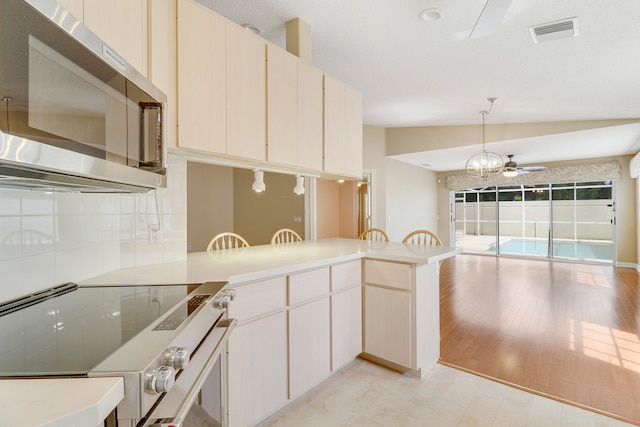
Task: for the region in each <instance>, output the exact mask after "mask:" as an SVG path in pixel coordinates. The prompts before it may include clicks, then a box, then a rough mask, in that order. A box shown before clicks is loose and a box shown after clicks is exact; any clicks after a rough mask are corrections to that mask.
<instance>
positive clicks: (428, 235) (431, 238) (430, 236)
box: [402, 230, 442, 246]
mask: <svg viewBox="0 0 640 427" xmlns="http://www.w3.org/2000/svg"><path fill="white" fill-rule="evenodd" d="M402 243H412V244H419V245H430V246H442V242H441V241H440V239H439V238H438V236H436V235H435V234H434V233H432V232H431V231H429V230H415V231H412V232H411V233H409V234H407V235H406V236H405V237H404V239H402Z"/></svg>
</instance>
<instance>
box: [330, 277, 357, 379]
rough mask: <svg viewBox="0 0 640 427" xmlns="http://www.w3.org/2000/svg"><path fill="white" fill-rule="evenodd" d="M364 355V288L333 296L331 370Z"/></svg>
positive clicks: (348, 290) (344, 291)
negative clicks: (361, 354)
mask: <svg viewBox="0 0 640 427" xmlns="http://www.w3.org/2000/svg"><path fill="white" fill-rule="evenodd" d="M360 353H362V286H360V285H359V284H358V286H357V287H354V288H351V289H347V290H343V291H340V292H338V293H335V294H333V295H332V296H331V370H332V371H335V370H338V369H340V368H341V367H343V366H344V365H346V364H347V363H349V362H351V361H352V360H353V359H355V358H356V357H357V356H358V355H359V354H360Z"/></svg>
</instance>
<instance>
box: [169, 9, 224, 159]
mask: <svg viewBox="0 0 640 427" xmlns="http://www.w3.org/2000/svg"><path fill="white" fill-rule="evenodd" d="M225 25H226V24H225V21H224V19H223V18H222V17H220V16H219V15H217V14H215V13H213V12H212V11H210V10H209V9H207V8H206V7H204V6H203V5H201V4H200V3H197V2H195V1H192V0H188V1H182V0H179V1H178V146H179V147H180V148H190V149H195V150H202V151H205V152H208V153H216V154H226V153H227V101H226V98H227V89H226V87H227V83H226V75H227V71H226V62H225V52H226V48H225V43H226V42H225V40H226V34H225ZM194 28H197V29H198V31H194Z"/></svg>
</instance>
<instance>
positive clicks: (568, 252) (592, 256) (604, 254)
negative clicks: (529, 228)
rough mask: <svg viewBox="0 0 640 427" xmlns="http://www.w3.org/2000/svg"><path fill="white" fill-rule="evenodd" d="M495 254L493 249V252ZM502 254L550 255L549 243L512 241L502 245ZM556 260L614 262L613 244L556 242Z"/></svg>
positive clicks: (522, 240)
mask: <svg viewBox="0 0 640 427" xmlns="http://www.w3.org/2000/svg"><path fill="white" fill-rule="evenodd" d="M491 251H492V252H493V249H492V250H491ZM500 253H502V254H518V255H534V256H543V257H546V256H547V255H548V249H547V242H546V241H541V240H524V239H510V240H508V241H506V242H504V243H501V244H500ZM553 256H554V258H573V259H583V260H587V259H588V260H598V261H613V243H593V242H554V243H553Z"/></svg>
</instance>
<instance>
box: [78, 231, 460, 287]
mask: <svg viewBox="0 0 640 427" xmlns="http://www.w3.org/2000/svg"><path fill="white" fill-rule="evenodd" d="M457 253H460V249H456V248H451V247H446V246H425V245H415V244H413V245H411V244H405V243H395V242H374V241H366V240H356V239H342V238H332V239H321V240H305V241H302V242H294V243H281V244H274V245H259V246H251V247H248V248H237V249H225V250H220V251H213V252H194V253H190V254H188V255H187V257H186V259H184V260H181V261H174V262H168V263H162V264H152V265H146V266H140V267H129V268H122V269H119V270H116V271H113V272H110V273H106V274H102V275H100V276H96V277H93V278H91V279H87V280H84V281H82V282H80V284H81V285H83V286H88V285H158V284H164V285H170V284H195V283H204V282H211V281H228V282H229V283H230V284H231V285H233V284H234V283H242V282H248V281H252V280H260V279H263V278H266V277H273V276H278V275H284V274H288V273H291V272H295V271H300V270H305V269H312V268H317V267H322V266H325V265H328V264H334V263H340V262H345V261H350V260H355V259H360V258H373V259H382V260H387V261H397V262H406V263H411V264H431V263H435V262H439V261H441V260H443V259H445V258H449V257H452V256H455V255H456V254H457Z"/></svg>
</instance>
